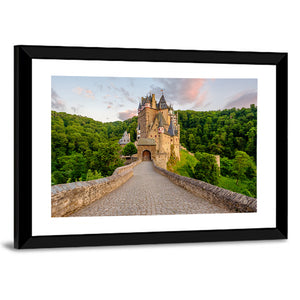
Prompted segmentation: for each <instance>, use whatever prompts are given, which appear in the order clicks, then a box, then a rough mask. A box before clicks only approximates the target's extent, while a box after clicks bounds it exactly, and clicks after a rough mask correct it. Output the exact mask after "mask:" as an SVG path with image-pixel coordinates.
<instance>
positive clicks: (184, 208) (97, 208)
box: [71, 161, 229, 217]
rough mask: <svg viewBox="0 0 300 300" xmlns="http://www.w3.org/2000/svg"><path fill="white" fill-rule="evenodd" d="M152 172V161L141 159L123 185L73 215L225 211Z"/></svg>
mask: <svg viewBox="0 0 300 300" xmlns="http://www.w3.org/2000/svg"><path fill="white" fill-rule="evenodd" d="M226 212H229V211H227V210H225V209H224V208H220V207H218V206H215V205H213V204H211V203H209V202H207V201H206V200H203V199H201V198H199V197H197V196H195V195H194V194H192V193H190V192H188V191H186V190H185V189H183V188H181V187H179V186H177V185H175V184H174V183H172V182H171V181H170V180H169V179H168V178H167V177H165V176H163V175H160V174H158V173H157V172H155V170H154V168H153V165H152V162H146V161H145V162H142V163H140V164H139V165H137V166H136V167H135V168H134V175H133V177H131V178H130V179H129V180H128V181H127V182H126V183H125V184H123V185H122V186H121V187H119V188H118V189H116V190H114V191H112V192H111V193H109V194H107V195H105V196H104V197H102V198H101V199H99V200H96V201H95V202H93V203H92V204H90V205H89V206H87V207H85V208H83V209H81V210H79V211H77V212H76V213H74V214H73V215H71V216H72V217H73V216H128V215H171V214H203V213H226Z"/></svg>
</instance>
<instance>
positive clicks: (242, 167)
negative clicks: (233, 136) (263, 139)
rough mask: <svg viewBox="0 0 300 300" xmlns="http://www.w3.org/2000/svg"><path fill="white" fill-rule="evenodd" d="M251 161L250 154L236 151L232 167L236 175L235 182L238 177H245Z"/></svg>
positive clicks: (237, 180)
mask: <svg viewBox="0 0 300 300" xmlns="http://www.w3.org/2000/svg"><path fill="white" fill-rule="evenodd" d="M252 164H253V162H252V161H251V158H250V156H249V155H248V154H247V153H246V152H244V151H236V152H235V158H234V160H233V164H232V168H233V171H234V174H235V176H236V184H238V182H239V180H240V179H244V178H245V173H246V171H247V169H248V168H249V167H251V165H252Z"/></svg>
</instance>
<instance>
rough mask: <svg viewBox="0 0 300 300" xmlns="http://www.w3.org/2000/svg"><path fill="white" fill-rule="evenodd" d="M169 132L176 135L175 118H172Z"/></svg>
mask: <svg viewBox="0 0 300 300" xmlns="http://www.w3.org/2000/svg"><path fill="white" fill-rule="evenodd" d="M168 133H169V134H170V135H171V136H174V135H176V131H175V126H174V124H173V119H171V122H170V126H169V129H168Z"/></svg>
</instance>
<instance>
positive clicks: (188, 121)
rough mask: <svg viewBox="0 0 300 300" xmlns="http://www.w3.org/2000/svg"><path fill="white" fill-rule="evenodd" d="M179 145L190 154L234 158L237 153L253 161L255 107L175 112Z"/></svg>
mask: <svg viewBox="0 0 300 300" xmlns="http://www.w3.org/2000/svg"><path fill="white" fill-rule="evenodd" d="M178 116H179V124H180V126H181V127H180V128H181V133H180V143H181V144H182V145H183V146H185V147H186V148H187V149H188V150H189V151H191V152H193V153H196V152H207V153H211V154H219V155H220V156H221V157H224V156H225V157H228V158H234V156H235V152H236V150H239V151H244V152H246V153H248V154H249V155H250V156H252V157H253V158H254V159H255V160H256V131H257V107H256V106H255V105H251V107H250V108H242V109H236V108H232V109H225V110H219V111H203V112H202V111H201V112H200V111H191V110H187V111H180V110H179V111H178Z"/></svg>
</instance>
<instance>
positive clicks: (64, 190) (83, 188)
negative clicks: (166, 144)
mask: <svg viewBox="0 0 300 300" xmlns="http://www.w3.org/2000/svg"><path fill="white" fill-rule="evenodd" d="M140 162H141V161H136V162H134V163H131V164H130V165H127V166H124V167H119V168H117V169H116V170H115V171H114V173H113V175H111V176H109V177H104V178H100V179H96V180H90V181H78V182H72V183H65V184H58V185H54V186H52V187H51V216H52V217H67V216H69V215H71V214H72V213H74V212H75V211H77V210H79V209H81V208H83V207H85V206H87V205H89V204H91V203H92V202H94V201H96V200H98V199H100V198H101V197H103V196H104V195H106V194H108V193H110V192H112V191H113V190H115V189H117V188H118V187H119V186H121V185H122V184H124V183H125V182H126V181H127V180H128V179H130V178H131V177H132V176H133V168H134V167H135V166H136V165H138V164H139V163H140Z"/></svg>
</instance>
